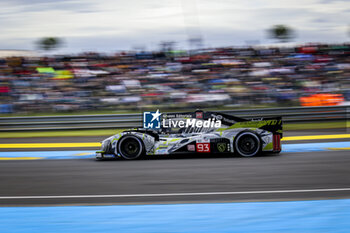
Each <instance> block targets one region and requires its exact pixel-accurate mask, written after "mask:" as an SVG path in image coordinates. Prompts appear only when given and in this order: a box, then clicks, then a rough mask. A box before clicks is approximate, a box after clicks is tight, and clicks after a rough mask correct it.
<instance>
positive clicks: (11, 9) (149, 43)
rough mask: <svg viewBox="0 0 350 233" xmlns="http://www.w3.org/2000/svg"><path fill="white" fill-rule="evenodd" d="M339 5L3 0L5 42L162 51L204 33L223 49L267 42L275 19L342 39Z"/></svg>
mask: <svg viewBox="0 0 350 233" xmlns="http://www.w3.org/2000/svg"><path fill="white" fill-rule="evenodd" d="M188 1H190V3H188ZM335 2H336V3H334V4H329V5H324V4H320V2H319V0H294V1H280V0H266V1H263V0H251V1H238V0H217V1H215V2H214V1H211V0H201V1H195V0H182V1H172V0H147V1H144V0H118V1H115V0H100V1H96V0H63V1H57V0H45V1H44V0H32V1H29V0H2V1H0V7H1V9H2V14H1V15H0V24H1V25H2V27H1V28H0V33H1V35H2V37H1V40H0V42H1V43H2V45H3V46H5V47H10V46H12V48H22V47H25V48H28V47H32V48H34V45H33V41H36V40H37V39H39V38H41V37H46V36H55V37H62V38H64V39H65V41H66V46H67V47H66V48H65V49H64V50H65V51H68V50H71V51H80V50H82V49H89V50H91V49H96V50H104V51H105V50H108V49H111V50H112V49H114V48H116V49H129V48H132V47H133V46H134V45H136V44H138V45H142V44H144V45H145V46H146V47H147V48H156V47H157V44H158V43H159V42H160V41H162V40H172V41H178V42H179V43H178V44H179V45H184V46H185V45H186V46H187V42H186V41H187V40H188V38H189V37H191V36H193V35H196V36H199V35H202V36H203V38H204V39H205V40H204V42H205V44H210V45H212V46H216V45H218V46H219V45H234V44H245V43H246V41H253V40H259V41H260V42H262V43H264V42H266V41H268V40H267V39H266V37H267V36H266V30H267V29H269V28H271V26H272V25H275V24H286V25H288V26H290V27H292V28H293V29H294V30H295V31H296V33H297V35H298V37H297V38H296V40H298V41H301V42H302V41H305V42H306V41H311V40H314V39H315V38H317V40H324V41H325V40H329V41H339V42H343V41H344V40H346V36H345V37H343V36H342V35H343V34H344V32H343V31H344V30H345V29H344V26H346V23H347V22H349V21H350V17H349V14H348V12H347V11H346V9H345V5H346V4H345V3H344V1H342V0H338V1H335ZM184 3H185V5H184ZM345 34H346V33H345ZM312 36H315V38H312ZM16 43H17V44H16Z"/></svg>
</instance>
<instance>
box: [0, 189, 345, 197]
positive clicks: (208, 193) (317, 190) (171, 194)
mask: <svg viewBox="0 0 350 233" xmlns="http://www.w3.org/2000/svg"><path fill="white" fill-rule="evenodd" d="M337 191H350V188H334V189H295V190H265V191H240V192H204V193H153V194H111V195H62V196H0V199H55V198H57V199H63V198H119V197H171V196H210V195H240V194H273V193H311V192H337Z"/></svg>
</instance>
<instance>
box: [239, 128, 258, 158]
mask: <svg viewBox="0 0 350 233" xmlns="http://www.w3.org/2000/svg"><path fill="white" fill-rule="evenodd" d="M234 149H235V153H236V154H238V155H240V156H243V157H252V156H255V155H257V154H258V153H259V152H260V151H261V140H260V138H259V137H258V135H256V134H255V133H253V132H250V131H244V132H242V133H240V134H238V135H237V136H236V138H235V141H234Z"/></svg>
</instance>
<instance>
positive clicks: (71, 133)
mask: <svg viewBox="0 0 350 233" xmlns="http://www.w3.org/2000/svg"><path fill="white" fill-rule="evenodd" d="M346 127H350V121H348V122H345V121H339V122H338V121H335V122H322V123H289V124H284V125H283V130H285V131H289V130H312V129H341V128H343V129H344V128H346ZM121 131H123V129H107V130H104V129H98V130H97V129H96V130H95V129H94V130H64V131H34V132H6V133H0V138H31V137H82V136H110V135H113V134H116V133H119V132H121Z"/></svg>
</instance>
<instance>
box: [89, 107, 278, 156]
mask: <svg viewBox="0 0 350 233" xmlns="http://www.w3.org/2000/svg"><path fill="white" fill-rule="evenodd" d="M181 121H182V123H181ZM208 122H209V123H208ZM162 123H163V124H162V127H160V128H159V129H147V128H136V129H130V130H125V131H123V132H121V133H118V134H115V135H113V136H111V137H109V138H107V139H105V140H103V141H102V142H101V144H102V146H101V150H100V151H97V152H96V159H97V160H102V159H105V158H123V159H128V160H131V159H138V158H141V157H143V156H157V155H171V154H187V153H189V154H196V153H198V154H200V153H212V154H232V155H239V156H243V157H252V156H255V155H257V154H259V153H261V152H273V153H279V152H280V151H281V138H282V136H283V132H282V118H281V117H273V118H257V119H244V118H240V117H236V116H232V115H229V114H226V113H220V112H211V111H206V112H203V111H200V110H198V111H195V112H187V113H172V114H163V119H162Z"/></svg>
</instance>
